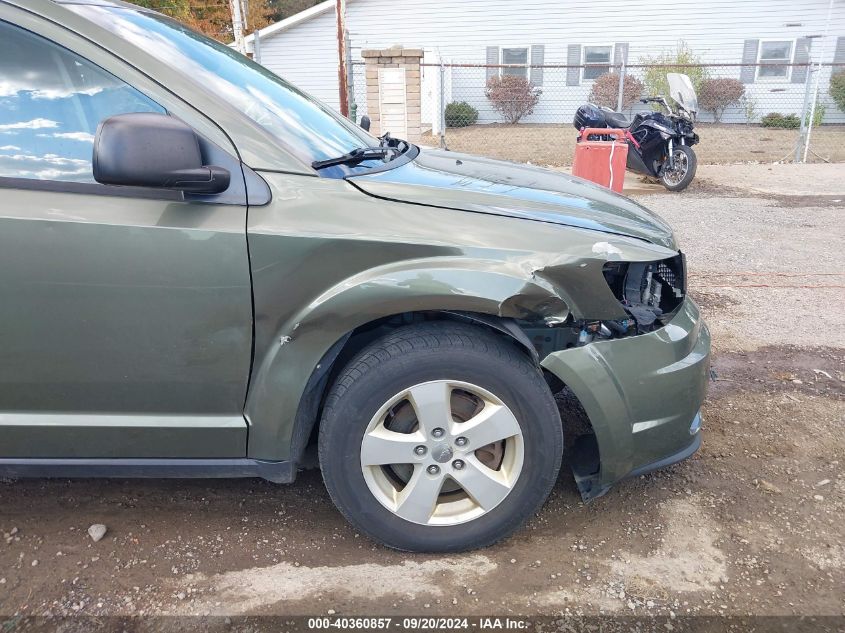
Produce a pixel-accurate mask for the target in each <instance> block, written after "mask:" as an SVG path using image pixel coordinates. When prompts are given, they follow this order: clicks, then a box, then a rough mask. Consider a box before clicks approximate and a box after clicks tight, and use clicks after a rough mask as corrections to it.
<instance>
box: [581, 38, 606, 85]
mask: <svg viewBox="0 0 845 633" xmlns="http://www.w3.org/2000/svg"><path fill="white" fill-rule="evenodd" d="M612 55H613V46H585V47H584V60H583V62H584V75H583V77H584V81H588V80H590V79H596V78H597V77H601V76H602V75H603V74H605V73H608V72H610V59H611V56H612Z"/></svg>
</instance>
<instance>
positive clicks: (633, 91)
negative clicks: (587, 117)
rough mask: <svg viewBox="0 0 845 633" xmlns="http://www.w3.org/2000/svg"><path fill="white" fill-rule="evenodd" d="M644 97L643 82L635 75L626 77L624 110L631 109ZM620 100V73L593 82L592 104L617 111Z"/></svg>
mask: <svg viewBox="0 0 845 633" xmlns="http://www.w3.org/2000/svg"><path fill="white" fill-rule="evenodd" d="M642 95H643V82H641V81H640V80H639V79H637V78H636V77H634V76H633V75H627V74H626V75H625V81H624V83H623V86H622V109H623V110H624V109H626V108H630V107H631V106H632V105H633V104H635V103H636V102H637V99H639V98H640V97H641V96H642ZM618 99H619V73H605V74H603V75H601V76H600V77H597V78H596V80H595V81H594V82H593V89H592V91H591V92H590V103H595V104H596V105H600V106H605V107H607V108H613V109H614V110H615V109H616V106H617V105H618V104H617V100H618Z"/></svg>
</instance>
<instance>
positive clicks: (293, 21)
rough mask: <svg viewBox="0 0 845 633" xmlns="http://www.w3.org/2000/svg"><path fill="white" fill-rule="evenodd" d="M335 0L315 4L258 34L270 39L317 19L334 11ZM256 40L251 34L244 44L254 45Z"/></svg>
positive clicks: (253, 34)
mask: <svg viewBox="0 0 845 633" xmlns="http://www.w3.org/2000/svg"><path fill="white" fill-rule="evenodd" d="M334 6H335V0H325V1H324V2H321V3H320V4H315V5H314V6H313V7H311V8H310V9H305V11H300V12H299V13H294V14H293V15H292V16H290V17H289V18H285V19H284V20H279V21H278V22H276V23H274V24H270V25H269V26H265V27H264V28H263V29H259V31H258V34H259V35H260V36H261V38H262V39H263V38H265V37H268V36H270V35H274V34H276V33H280V32H281V31H285V30H287V29H289V28H291V27H293V26H296V25H297V24H300V23H301V22H305V21H306V20H310V19H311V18H315V17H317V16H318V15H321V14H323V13H325V12H326V11H328V10H330V9H334ZM254 39H255V33H250V34H249V35H247V36H246V37H245V38H244V42H247V43H252V41H253V40H254Z"/></svg>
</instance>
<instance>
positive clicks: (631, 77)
mask: <svg viewBox="0 0 845 633" xmlns="http://www.w3.org/2000/svg"><path fill="white" fill-rule="evenodd" d="M667 72H681V73H684V74H687V75H689V76H690V78H691V79H692V82H693V84H694V87H695V88H696V92H697V94H698V100H699V113H698V116H697V120H696V126H695V130H696V132H697V133H698V135H699V137H700V139H701V140H700V143H699V145H697V146H696V147H695V151H696V154H697V155H698V158H699V161H700V162H701V163H711V164H713V163H715V164H719V163H737V162H763V163H773V162H793V161H794V162H804V161H806V162H818V161H829V162H841V161H845V112H843V111H842V110H840V109H839V107H837V103H836V101H835V100H834V97H833V93H834V92H835V90H836V89H837V86H839V90H841V91H845V64H831V63H827V64H821V65H818V64H813V65H810V64H775V63H758V64H723V65H713V64H689V65H672V66H666V65H646V64H638V65H631V66H628V67H625V66H613V65H608V64H604V65H603V66H602V65H597V64H583V65H574V66H573V65H541V66H537V65H530V66H527V65H521V66H520V65H508V64H500V65H490V64H461V63H448V64H423V66H422V93H423V94H422V103H421V111H422V123H423V130H424V132H423V138H422V142H423V144H425V145H431V146H441V147H447V148H448V149H450V150H454V151H460V152H467V153H471V154H479V155H484V156H490V157H494V158H501V159H506V160H513V161H519V162H530V163H533V164H536V165H550V166H565V165H569V164H571V162H572V157H573V155H574V151H575V138H576V136H577V132H576V130H575V128H574V127H573V125H572V118H573V116H574V114H575V111H576V109H577V108H578V107H579V106H580V105H582V104H584V103H588V102H592V103H596V104H599V105H603V106H607V107H610V108H612V109H614V110H617V111H620V112H622V113H623V114H625V116H626V117H627V118H628V119H630V118H631V117H633V116H634V115H635V114H636V113H638V112H645V111H648V110H649V109H650V108H652V107H659V106H652V105H645V104H642V103H640V101H639V100H640V98H641V97H648V96H658V95H663V96H667V98H668V92H667V86H666V73H667ZM351 74H352V101H353V102H354V103H355V104H356V108H357V111H356V116H357V117H358V119H360V116H362V115H364V114H366V106H365V104H366V90H367V86H366V81H365V76H364V66H363V65H362V64H359V63H353V64H352V73H351ZM837 77H838V78H837ZM620 78H623V81H622V82H620ZM832 79H833V82H832ZM669 101H670V103H671V100H669ZM841 104H842V101H841V98H840V105H841Z"/></svg>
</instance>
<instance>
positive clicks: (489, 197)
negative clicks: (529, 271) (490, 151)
mask: <svg viewBox="0 0 845 633" xmlns="http://www.w3.org/2000/svg"><path fill="white" fill-rule="evenodd" d="M347 180H349V181H350V182H352V183H353V184H354V185H355V186H357V187H358V188H359V189H361V190H362V191H364V192H365V193H368V194H370V195H373V196H377V197H380V198H387V199H390V200H398V201H402V202H409V203H413V204H423V205H428V206H435V207H443V208H448V209H457V210H460V211H472V212H475V213H487V214H493V215H503V216H508V217H514V218H524V219H527V220H535V221H540V222H550V223H554V224H561V225H565V226H574V227H578V228H585V229H591V230H595V231H602V232H604V233H615V234H622V235H627V236H631V237H636V238H639V239H644V240H648V241H650V242H653V243H655V244H659V245H660V246H665V247H667V248H672V249H674V248H676V246H675V241H674V238H673V236H672V229H671V228H670V227H669V225H667V224H666V222H665V221H664V220H663V219H661V218H660V217H659V216H657V215H656V214H655V213H652V212H651V211H649V210H648V209H646V208H645V207H643V206H641V205H639V204H637V203H636V202H634V201H633V200H630V199H629V198H626V197H625V196H621V195H619V194H616V193H613V192H612V191H609V190H608V189H605V188H604V187H600V186H598V185H595V184H593V183H591V182H588V181H586V180H582V179H580V178H576V177H574V176H570V175H569V174H564V173H561V172H557V171H552V170H549V169H539V168H537V167H532V166H530V165H521V164H517V163H510V162H505V161H499V160H494V159H490V158H481V157H478V156H469V155H466V154H458V153H456V152H448V151H443V150H436V149H423V150H422V151H421V152H420V154H419V156H418V157H417V158H416V159H415V160H413V161H411V162H409V163H407V164H405V165H401V166H399V167H396V168H394V169H388V170H385V171H379V172H374V173H370V174H363V175H357V176H352V177H349V178H347Z"/></svg>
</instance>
